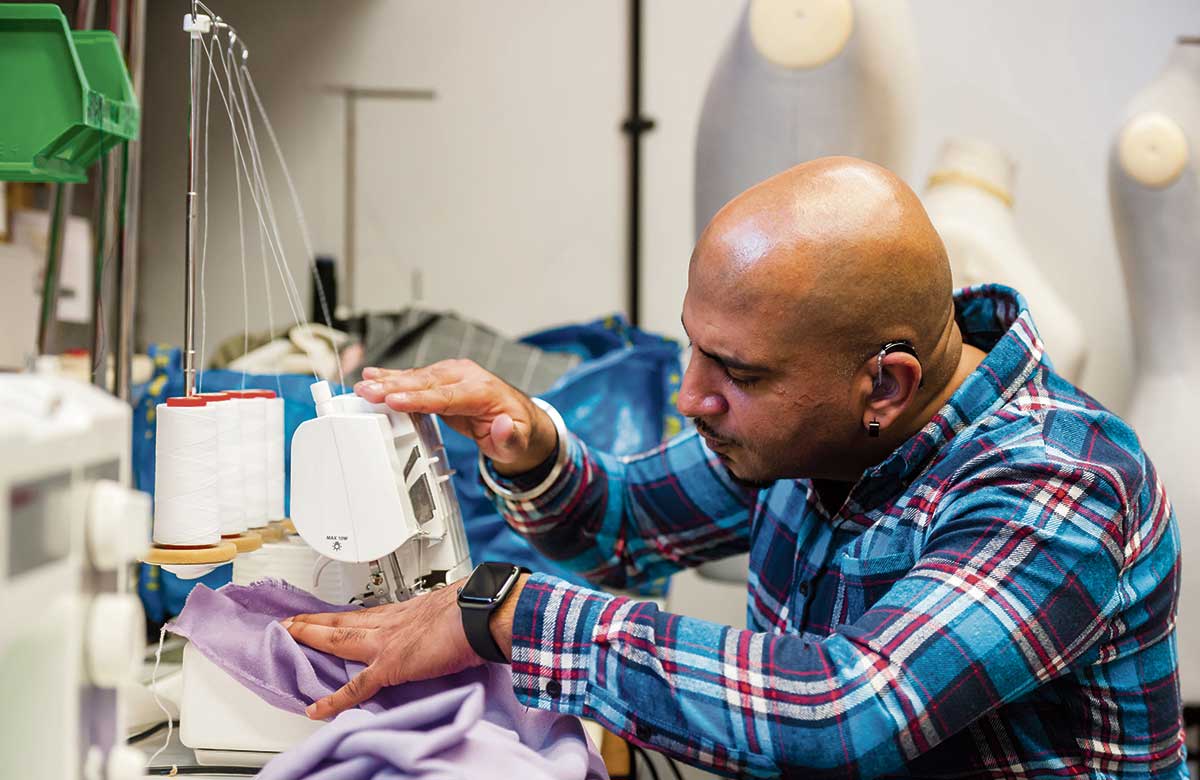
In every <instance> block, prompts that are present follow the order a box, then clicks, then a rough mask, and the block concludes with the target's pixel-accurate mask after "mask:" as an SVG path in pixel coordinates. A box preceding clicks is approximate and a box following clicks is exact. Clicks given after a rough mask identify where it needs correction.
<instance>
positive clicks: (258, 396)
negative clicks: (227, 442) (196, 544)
mask: <svg viewBox="0 0 1200 780" xmlns="http://www.w3.org/2000/svg"><path fill="white" fill-rule="evenodd" d="M269 392H270V391H269V390H268V391H259V390H244V391H240V392H236V393H231V395H233V396H234V399H233V404H234V406H236V407H237V410H238V421H239V423H240V430H239V434H240V440H241V441H240V448H241V451H242V485H243V491H244V495H243V497H242V501H243V506H244V507H245V519H246V525H247V526H248V527H250V528H261V527H262V526H264V525H266V524H267V519H268V518H267V398H266V396H265V395H263V393H269ZM272 395H274V394H273V393H272Z"/></svg>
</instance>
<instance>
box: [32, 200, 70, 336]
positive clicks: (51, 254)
mask: <svg viewBox="0 0 1200 780" xmlns="http://www.w3.org/2000/svg"><path fill="white" fill-rule="evenodd" d="M74 196H75V188H74V187H73V186H72V185H70V184H55V185H54V186H53V187H52V188H51V189H50V226H49V235H48V237H47V241H46V270H45V272H44V273H43V274H42V310H41V313H40V315H39V317H38V341H37V348H38V354H39V355H49V354H50V351H51V350H52V349H53V348H54V346H55V344H54V332H55V331H56V330H57V328H56V327H55V326H56V325H57V323H58V277H59V276H60V272H61V270H62V253H63V236H64V235H65V234H66V232H67V231H66V222H67V220H68V219H69V218H70V215H71V205H72V202H73V201H74Z"/></svg>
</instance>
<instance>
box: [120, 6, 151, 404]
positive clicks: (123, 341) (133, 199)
mask: <svg viewBox="0 0 1200 780" xmlns="http://www.w3.org/2000/svg"><path fill="white" fill-rule="evenodd" d="M129 5H130V10H129V17H128V21H127V24H126V32H127V37H128V49H127V50H128V55H127V61H128V63H129V73H130V76H131V77H132V80H133V94H134V95H136V96H137V99H138V101H139V102H140V103H141V104H142V105H143V106H144V105H145V101H144V99H143V97H142V84H143V81H144V77H143V74H144V72H145V67H144V63H145V52H146V0H129ZM121 154H122V157H123V158H124V160H123V161H122V162H123V168H124V175H125V177H126V186H125V203H124V206H125V218H124V219H122V220H121V223H120V226H119V228H118V233H117V262H118V263H119V266H118V271H117V273H118V284H117V309H118V312H119V314H118V317H119V321H118V323H117V369H116V373H117V397H119V398H120V399H121V400H123V401H128V400H130V399H131V398H132V396H133V369H132V366H133V349H134V343H133V336H134V306H135V305H136V304H137V281H138V265H137V264H138V217H139V215H140V209H139V206H140V203H141V200H140V198H141V181H142V145H141V143H140V142H139V141H130V142H129V143H127V144H125V148H124V150H123V151H122V153H121Z"/></svg>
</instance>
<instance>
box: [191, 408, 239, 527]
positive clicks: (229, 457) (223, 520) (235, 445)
mask: <svg viewBox="0 0 1200 780" xmlns="http://www.w3.org/2000/svg"><path fill="white" fill-rule="evenodd" d="M199 396H200V397H201V398H203V399H205V400H206V401H208V407H209V408H210V409H212V410H213V415H214V416H215V417H216V418H217V514H218V516H219V519H220V525H221V536H237V535H238V534H240V533H242V532H244V531H245V530H246V528H247V525H246V508H245V506H244V503H243V501H244V497H245V494H246V492H245V491H246V489H245V486H244V485H243V484H242V446H241V425H240V415H239V413H238V408H237V404H236V403H234V402H233V397H232V396H231V395H230V394H229V393H199Z"/></svg>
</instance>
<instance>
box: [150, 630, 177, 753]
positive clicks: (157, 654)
mask: <svg viewBox="0 0 1200 780" xmlns="http://www.w3.org/2000/svg"><path fill="white" fill-rule="evenodd" d="M166 641H167V627H166V626H165V625H164V626H163V627H162V628H160V629H159V630H158V648H157V649H156V650H155V651H154V671H152V672H151V673H150V690H151V692H152V693H153V694H154V703H155V704H157V705H158V708H159V709H160V710H162V712H163V715H166V716H167V738H166V739H164V740H163V743H162V747H160V748H159V749H158V750H156V751H154V755H152V756H150V760H149V761H147V762H146V766H153V765H154V762H155V761H156V760H158V757H159V756H160V755H162V752H163V751H164V750H166V749H167V747H168V746H170V744H171V732H172V730H173V729H174V728H175V719H174V718H172V717H171V711H170V710H168V709H167V705H165V704H163V701H162V699H160V698H159V697H158V666H159V663H160V662H161V661H162V651H163V643H164V642H166ZM171 768H172V769H174V768H175V765H174V764H172V765H171Z"/></svg>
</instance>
